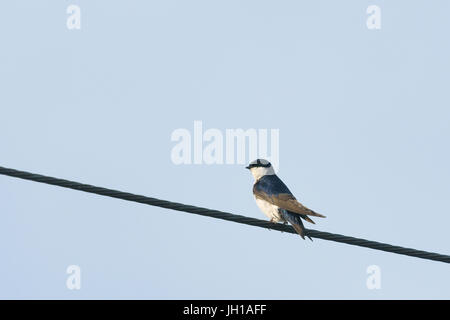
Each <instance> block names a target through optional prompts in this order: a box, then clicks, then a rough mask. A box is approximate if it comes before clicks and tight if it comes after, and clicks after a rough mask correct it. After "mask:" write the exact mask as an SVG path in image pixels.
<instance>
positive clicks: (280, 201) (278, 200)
mask: <svg viewBox="0 0 450 320" xmlns="http://www.w3.org/2000/svg"><path fill="white" fill-rule="evenodd" d="M253 194H254V195H255V197H256V198H258V199H262V200H265V201H267V202H269V203H271V204H274V205H276V206H278V207H280V208H282V209H285V210H289V211H292V212H295V213H298V214H302V215H308V216H314V217H321V218H325V216H324V215H321V214H320V213H317V212H314V211H312V210H311V209H308V208H307V207H305V206H304V205H302V204H301V203H300V202H298V201H297V199H295V197H294V196H293V195H292V194H290V193H278V194H272V195H270V194H268V193H267V192H265V191H264V190H263V189H262V188H258V185H257V184H255V186H254V187H253Z"/></svg>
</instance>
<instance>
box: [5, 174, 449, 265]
mask: <svg viewBox="0 0 450 320" xmlns="http://www.w3.org/2000/svg"><path fill="white" fill-rule="evenodd" d="M0 174H2V175H6V176H10V177H16V178H20V179H25V180H31V181H35V182H41V183H46V184H50V185H54V186H60V187H63V188H69V189H74V190H79V191H84V192H88V193H94V194H98V195H102V196H107V197H112V198H117V199H122V200H127V201H133V202H138V203H143V204H147V205H151V206H156V207H161V208H166V209H172V210H177V211H183V212H189V213H193V214H197V215H201V216H207V217H211V218H216V219H222V220H227V221H232V222H237V223H242V224H247V225H251V226H255V227H260V228H266V229H272V230H277V231H282V232H288V233H294V234H297V233H296V232H295V230H294V228H292V227H291V226H289V225H283V224H279V223H272V222H269V221H265V220H260V219H255V218H250V217H245V216H241V215H237V214H232V213H228V212H223V211H219V210H213V209H208V208H201V207H196V206H190V205H186V204H182V203H177V202H172V201H166V200H160V199H156V198H151V197H145V196H142V195H137V194H133V193H128V192H122V191H118V190H113V189H107V188H102V187H96V186H92V185H89V184H84V183H79V182H75V181H70V180H64V179H59V178H53V177H49V176H44V175H40V174H35V173H30V172H25V171H20V170H15V169H9V168H4V167H0ZM305 233H306V235H308V236H310V237H312V238H318V239H323V240H330V241H335V242H342V243H347V244H350V245H354V246H360V247H365V248H370V249H375V250H381V251H387V252H392V253H396V254H402V255H407V256H411V257H416V258H421V259H427V260H434V261H441V262H445V263H450V256H449V255H444V254H439V253H434V252H427V251H422V250H416V249H411V248H405V247H400V246H393V245H390V244H386V243H381V242H376V241H371V240H366V239H360V238H354V237H348V236H344V235H340V234H335V233H329V232H323V231H318V230H312V229H306V230H305Z"/></svg>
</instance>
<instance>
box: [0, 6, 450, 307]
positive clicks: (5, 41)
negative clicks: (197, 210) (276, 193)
mask: <svg viewBox="0 0 450 320" xmlns="http://www.w3.org/2000/svg"><path fill="white" fill-rule="evenodd" d="M69 4H77V5H79V6H80V7H81V15H82V16H81V19H82V20H81V30H72V31H69V30H68V29H67V28H66V18H67V14H66V8H67V6H68V5H69ZM372 4H376V5H379V6H380V7H381V10H382V28H381V30H378V31H373V30H372V31H371V30H368V29H367V27H366V22H365V20H366V13H365V12H366V8H367V7H368V6H369V5H372ZM449 9H450V4H449V2H448V1H443V0H442V1H432V2H424V1H411V0H409V1H395V2H388V1H383V0H374V1H360V0H354V1H350V0H345V1H330V0H328V1H317V0H315V1H242V0H241V1H206V0H205V1H181V0H178V1H143V0H142V1H106V0H97V1H86V0H84V1H80V0H78V1H76V0H73V1H59V2H57V1H31V0H28V1H22V0H17V1H9V2H5V3H2V5H1V10H0V36H1V37H0V39H1V50H0V110H1V116H2V117H1V126H0V145H1V151H2V152H1V157H0V165H1V166H5V167H12V168H17V169H21V170H26V171H32V172H36V173H41V174H47V175H51V176H57V177H61V178H66V179H71V180H76V181H81V182H85V183H90V184H94V185H99V186H105V187H110V188H116V189H120V190H124V191H129V192H135V193H139V194H144V195H148V196H153V197H159V198H162V199H167V200H172V201H178V202H184V203H188V204H192V205H199V206H206V207H210V208H215V209H219V210H224V211H229V212H234V213H238V214H243V215H248V216H251V217H256V218H265V217H264V216H263V214H262V213H261V212H259V210H258V208H257V207H256V204H255V203H254V200H253V196H252V194H251V188H252V182H253V181H252V178H251V176H250V174H249V172H248V171H246V170H244V168H243V166H240V165H210V166H208V165H180V166H176V165H174V164H173V163H172V162H171V158H170V152H171V149H172V147H173V146H174V143H173V142H171V141H170V136H171V133H172V132H173V130H175V129H177V128H187V129H189V130H192V129H193V124H194V120H201V121H202V122H203V125H204V127H205V128H217V129H219V130H222V131H223V132H224V131H225V130H226V129H229V128H231V129H233V128H243V129H248V128H257V129H258V128H267V129H271V128H275V129H279V130H280V171H279V176H280V177H281V178H282V179H283V180H284V181H285V182H286V184H287V185H288V186H289V187H290V189H291V191H292V192H293V193H294V194H295V195H296V196H297V197H298V198H299V199H300V200H301V201H302V202H303V203H304V204H305V205H307V206H309V207H311V208H312V209H314V210H316V211H318V212H321V213H323V214H325V215H326V216H327V218H326V219H316V220H318V221H317V225H316V226H314V228H316V229H318V230H323V231H329V232H336V233H341V234H345V235H350V236H356V237H363V238H367V239H372V240H377V241H382V242H387V243H391V244H396V245H402V246H409V247H414V248H417V249H424V250H429V251H436V252H440V253H446V254H449V253H450V248H449V243H450V241H449V239H450V235H449V233H448V227H449V224H450V215H449V212H450V204H449V201H448V197H449V190H450V165H449V163H450V152H449V148H448V145H449V138H450V125H449V119H450V98H449V83H450V59H449V57H450V45H449V40H448V34H449V30H450V20H449V19H448V12H449ZM0 252H1V255H2V263H1V264H0V298H62V299H82V298H87V299H89V298H138V299H140V298H158V299H165V298H176V299H178V298H193V299H197V298H203V299H209V298H211V299H214V298H223V299H229V298H237V299H239V298H245V299H250V298H255V299H259V298H267V299H278V298H284V299H320V298H326V299H329V298H339V299H347V298H356V299H371V298H375V299H391V298H393V299H410V298H412V299H419V298H420V299H423V298H425V299H427V298H435V299H449V298H450V289H449V288H450V277H449V271H450V269H449V266H448V265H447V264H444V263H440V262H432V261H425V260H420V259H416V258H411V257H405V256H399V255H395V254H390V253H384V252H380V251H374V250H369V249H364V248H359V247H355V246H348V245H344V244H338V243H333V242H329V241H322V240H318V239H317V240H315V241H314V242H312V243H311V242H309V241H302V240H301V239H300V237H297V236H294V235H291V234H284V233H283V234H282V233H279V232H275V231H267V230H264V229H259V228H254V227H249V226H243V225H238V224H234V223H230V222H225V221H220V220H215V219H209V218H204V217H199V216H194V215H190V214H185V213H181V212H175V211H169V210H165V209H160V208H155V207H149V206H145V205H140V204H135V203H130V202H125V201H121V200H115V199H109V198H105V197H100V196H95V195H90V194H86V193H81V192H77V191H72V190H67V189H61V188H57V187H52V186H47V185H43V184H37V183H33V182H27V181H22V180H17V179H13V178H9V177H4V176H0ZM72 264H75V265H79V266H80V267H81V270H82V285H81V286H82V287H81V290H78V291H70V290H68V289H67V288H66V278H67V275H66V273H65V271H66V268H67V266H69V265H72ZM374 264H375V265H378V266H379V267H380V268H381V286H382V288H381V289H380V290H368V289H367V287H366V278H367V274H366V268H367V267H368V266H369V265H374Z"/></svg>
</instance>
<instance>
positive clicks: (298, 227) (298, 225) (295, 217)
mask: <svg viewBox="0 0 450 320" xmlns="http://www.w3.org/2000/svg"><path fill="white" fill-rule="evenodd" d="M280 213H281V216H282V217H283V218H284V220H286V221H287V222H289V223H290V224H291V225H292V227H294V229H295V231H297V233H298V234H299V235H300V237H302V239H303V240H305V236H307V237H308V238H309V240H311V241H312V239H311V237H310V236H308V235H306V234H305V227H304V226H303V222H302V219H301V218H304V217H303V216H302V215H299V214H297V213H294V212H290V211H287V210H284V209H281V210H280ZM305 217H306V216H305ZM306 218H308V217H306ZM304 219H305V218H304ZM305 220H307V221H310V220H311V219H309V218H308V219H305ZM310 222H312V223H314V222H313V221H312V220H311V221H310Z"/></svg>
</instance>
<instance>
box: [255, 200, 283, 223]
mask: <svg viewBox="0 0 450 320" xmlns="http://www.w3.org/2000/svg"><path fill="white" fill-rule="evenodd" d="M255 200H256V204H257V205H258V207H259V209H261V211H262V212H263V213H264V214H265V215H266V216H267V217H268V218H269V219H273V221H274V222H280V221H284V219H283V218H282V217H281V216H280V213H279V212H278V206H276V205H273V204H271V203H270V202H267V201H266V200H262V199H258V198H255Z"/></svg>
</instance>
